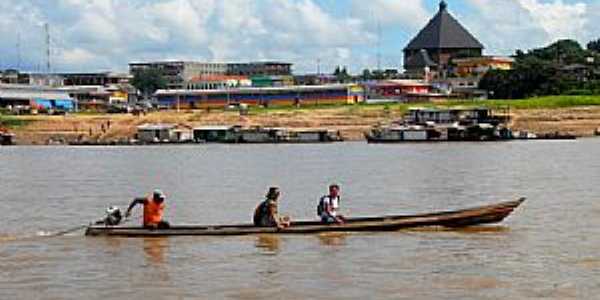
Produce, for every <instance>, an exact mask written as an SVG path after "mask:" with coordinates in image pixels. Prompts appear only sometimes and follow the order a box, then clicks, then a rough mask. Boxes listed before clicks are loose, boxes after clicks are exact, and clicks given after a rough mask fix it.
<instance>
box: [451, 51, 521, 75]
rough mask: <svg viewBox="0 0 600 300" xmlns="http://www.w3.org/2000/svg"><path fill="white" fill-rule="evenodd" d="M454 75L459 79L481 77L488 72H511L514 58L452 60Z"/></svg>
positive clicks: (494, 57)
mask: <svg viewBox="0 0 600 300" xmlns="http://www.w3.org/2000/svg"><path fill="white" fill-rule="evenodd" d="M452 63H453V64H454V66H455V69H454V73H455V74H456V75H457V76H459V77H471V76H476V77H479V76H483V75H485V73H486V72H487V71H489V70H511V69H512V67H513V64H514V63H515V60H514V58H511V57H502V56H481V57H469V58H458V59H453V60H452Z"/></svg>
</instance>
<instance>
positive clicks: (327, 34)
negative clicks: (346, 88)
mask: <svg viewBox="0 0 600 300" xmlns="http://www.w3.org/2000/svg"><path fill="white" fill-rule="evenodd" d="M447 2H448V4H449V10H450V12H451V13H453V14H454V15H455V16H456V17H457V18H458V19H459V20H460V21H461V22H462V23H463V24H464V25H465V26H466V27H467V28H468V29H469V30H470V31H471V32H472V33H473V34H474V35H475V36H477V37H478V38H479V40H480V41H481V42H482V43H483V44H484V45H485V46H486V53H487V54H498V55H508V54H511V53H513V52H514V50H515V49H517V48H518V49H530V48H533V47H539V46H542V45H545V44H547V43H550V42H551V41H553V40H556V39H559V38H573V39H577V40H579V41H580V42H582V43H584V44H585V43H587V41H589V40H591V39H596V38H600V31H598V30H594V29H596V28H600V21H599V20H600V19H599V18H598V17H600V0H447ZM438 3H439V2H438V1H437V0H368V1H365V0H226V1H225V0H155V1H147V0H2V1H0V36H2V39H0V47H2V52H0V69H4V68H14V67H17V66H20V67H21V68H22V69H24V70H30V71H45V64H46V54H45V53H46V46H45V32H44V24H46V23H47V24H49V28H50V37H51V42H50V44H51V62H52V71H54V72H67V71H70V72H73V71H90V72H91V71H103V70H116V71H125V70H127V63H128V62H131V61H147V60H163V59H189V60H203V61H248V60H282V61H290V62H293V63H294V64H295V66H294V70H295V72H296V73H305V72H315V71H316V69H317V64H318V62H320V66H321V70H322V71H329V70H333V68H334V67H335V66H336V65H345V66H348V68H349V69H350V70H351V71H352V72H359V71H360V70H362V69H364V68H375V67H376V66H377V56H378V55H377V54H378V53H381V56H380V57H381V59H380V61H381V65H382V67H387V68H399V67H401V62H402V49H403V47H404V46H405V45H406V44H407V43H408V41H409V40H410V38H411V37H413V36H414V35H415V34H416V33H417V32H418V30H419V29H420V28H422V27H423V26H424V25H425V24H426V23H427V21H428V20H429V19H430V18H431V17H432V16H433V14H434V13H435V12H436V11H437V9H438Z"/></svg>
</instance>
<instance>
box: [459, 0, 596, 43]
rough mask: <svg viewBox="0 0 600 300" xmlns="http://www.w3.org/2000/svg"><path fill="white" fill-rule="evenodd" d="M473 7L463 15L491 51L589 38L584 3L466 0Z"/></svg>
mask: <svg viewBox="0 0 600 300" xmlns="http://www.w3.org/2000/svg"><path fill="white" fill-rule="evenodd" d="M468 2H469V4H470V5H471V6H473V7H474V8H475V9H476V10H475V12H474V13H473V14H471V15H468V16H466V17H465V18H464V21H465V23H466V24H467V25H469V26H470V27H472V28H473V31H474V33H475V34H476V35H477V36H478V37H479V38H480V39H481V40H482V42H483V43H484V44H485V45H486V46H487V48H488V52H491V53H492V54H512V53H514V50H515V49H525V50H526V49H531V48H539V47H543V46H546V45H548V44H550V43H552V42H554V41H556V40H558V39H565V38H570V39H576V40H578V41H580V42H581V43H582V44H585V43H586V42H587V40H586V39H587V38H589V30H586V26H589V24H590V22H593V20H594V19H593V18H590V16H589V13H590V10H589V7H588V5H587V4H586V3H583V2H575V3H565V2H563V1H561V0H553V1H541V0H508V1H497V0H468Z"/></svg>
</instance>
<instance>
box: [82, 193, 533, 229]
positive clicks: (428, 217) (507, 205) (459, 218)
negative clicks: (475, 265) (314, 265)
mask: <svg viewBox="0 0 600 300" xmlns="http://www.w3.org/2000/svg"><path fill="white" fill-rule="evenodd" d="M524 201H525V198H520V199H518V200H515V201H508V202H502V203H498V204H493V205H487V206H481V207H476V208H470V209H464V210H458V211H447V212H438V213H431V214H421V215H408V216H385V217H367V218H352V219H349V220H347V222H346V223H344V224H323V223H321V222H315V221H300V222H293V223H292V224H291V226H290V227H288V228H285V229H281V230H279V229H277V228H273V227H256V226H254V225H252V224H241V225H208V226H206V225H178V226H172V227H171V228H169V229H146V228H142V227H130V226H103V225H92V226H89V227H88V228H87V230H86V232H85V234H86V235H88V236H123V237H153V236H190V235H191V236H193V235H197V236H232V235H254V234H311V233H320V232H360V231H395V230H399V229H405V228H415V227H427V226H443V227H452V228H454V227H456V228H458V227H466V226H473V225H482V224H492V223H498V222H501V221H502V220H504V219H505V218H506V217H507V216H508V215H510V214H511V213H512V212H513V210H514V209H516V208H517V207H519V205H521V203H523V202H524Z"/></svg>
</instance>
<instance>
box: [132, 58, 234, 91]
mask: <svg viewBox="0 0 600 300" xmlns="http://www.w3.org/2000/svg"><path fill="white" fill-rule="evenodd" d="M148 69H154V70H158V71H159V72H160V74H161V75H162V76H163V77H164V79H165V80H166V81H167V89H184V88H185V87H186V84H187V82H188V81H190V80H191V79H192V78H195V77H198V76H202V75H226V74H227V64H224V63H211V62H193V61H156V62H140V63H138V62H134V63H130V64H129V73H130V74H132V75H134V76H135V74H137V73H139V72H141V71H143V70H148Z"/></svg>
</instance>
